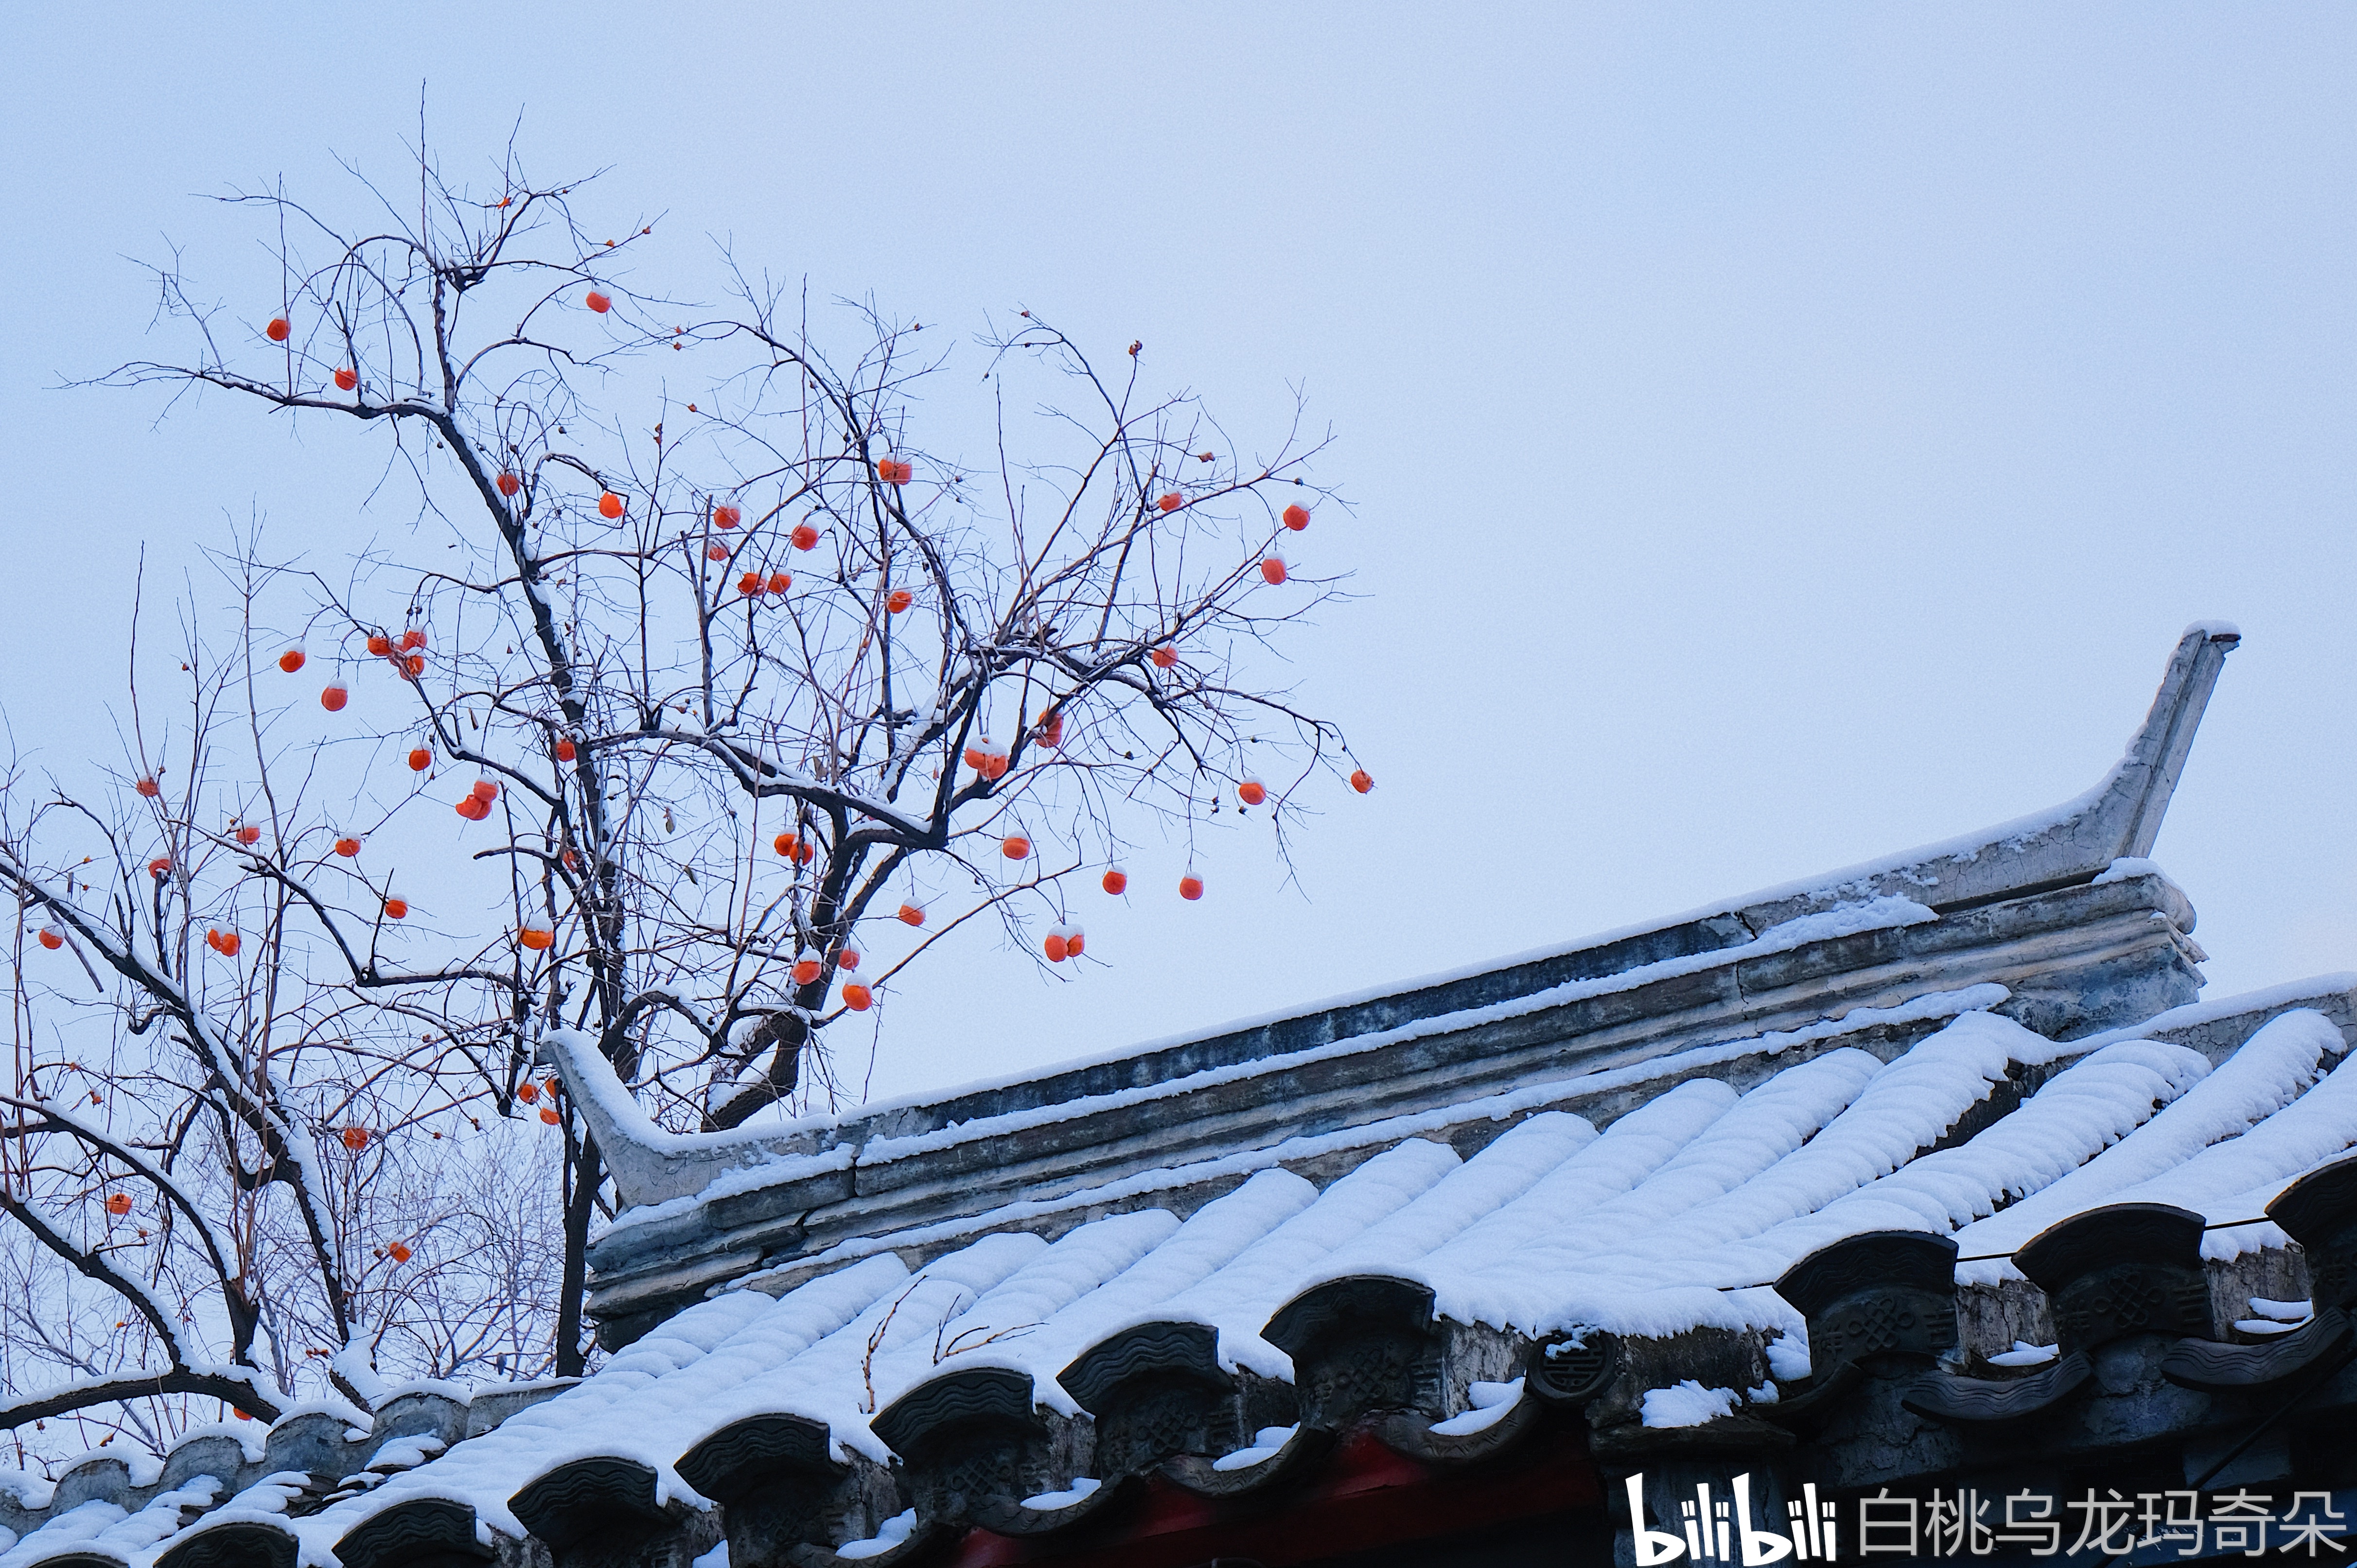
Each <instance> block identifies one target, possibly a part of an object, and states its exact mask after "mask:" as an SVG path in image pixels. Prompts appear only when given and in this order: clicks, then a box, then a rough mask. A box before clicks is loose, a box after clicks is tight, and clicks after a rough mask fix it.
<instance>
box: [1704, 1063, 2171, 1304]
mask: <svg viewBox="0 0 2357 1568" xmlns="http://www.w3.org/2000/svg"><path fill="white" fill-rule="evenodd" d="M2209 1066H2210V1063H2209V1059H2208V1058H2205V1057H2203V1056H2202V1055H2201V1052H2199V1051H2194V1050H2189V1049H2187V1048H2186V1047H2183V1046H2171V1045H2166V1044H2163V1043H2161V1042H2160V1041H2158V1040H2129V1041H2124V1042H2122V1043H2121V1044H2119V1045H2116V1046H2106V1047H2104V1049H2102V1050H2100V1051H2098V1052H2096V1053H2095V1054H2094V1055H2093V1056H2091V1057H2089V1058H2086V1059H2084V1060H2083V1061H2080V1062H2078V1063H2075V1064H2074V1065H2072V1067H2071V1068H2069V1069H2067V1070H2065V1071H2063V1072H2061V1073H2060V1074H2058V1075H2056V1077H2055V1078H2054V1079H2053V1080H2052V1081H2051V1082H2050V1083H2048V1084H2047V1085H2046V1087H2045V1088H2043V1089H2041V1090H2039V1091H2038V1092H2037V1093H2036V1094H2034V1095H2032V1096H2030V1098H2029V1101H2026V1102H2025V1103H2023V1104H2022V1105H2021V1107H2020V1108H2019V1109H2018V1110H2016V1111H2015V1112H2013V1113H2012V1114H2011V1115H2009V1116H2006V1117H2003V1118H2000V1119H1999V1120H1998V1121H1997V1122H1996V1123H1995V1124H1994V1125H1992V1126H1989V1127H1987V1128H1985V1129H1983V1130H1982V1131H1981V1132H1980V1133H1978V1134H1977V1135H1976V1136H1975V1137H1973V1138H1971V1139H1970V1140H1968V1141H1966V1142H1965V1143H1964V1144H1959V1145H1958V1146H1956V1147H1954V1148H1952V1149H1943V1150H1941V1151H1939V1152H1938V1153H1936V1154H1930V1155H1923V1156H1922V1157H1921V1158H1919V1159H1916V1160H1912V1161H1910V1162H1909V1163H1908V1164H1907V1165H1904V1166H1902V1167H1900V1169H1899V1170H1897V1171H1895V1172H1893V1173H1892V1174H1891V1175H1889V1176H1884V1177H1881V1178H1880V1179H1878V1180H1877V1181H1874V1182H1870V1183H1868V1184H1867V1186H1865V1187H1860V1188H1858V1189H1857V1190H1856V1191H1854V1192H1850V1193H1846V1194H1845V1195H1843V1196H1842V1197H1838V1198H1836V1199H1835V1200H1834V1201H1833V1202H1831V1203H1828V1204H1826V1205H1825V1206H1824V1208H1822V1209H1820V1210H1818V1211H1817V1212H1815V1213H1813V1214H1807V1215H1802V1216H1798V1217H1796V1218H1794V1219H1789V1220H1786V1221H1784V1222H1783V1223H1781V1224H1780V1225H1776V1226H1774V1227H1771V1228H1770V1229H1769V1230H1765V1231H1763V1232H1762V1233H1761V1234H1760V1235H1758V1236H1756V1237H1752V1238H1749V1239H1748V1240H1740V1241H1734V1242H1729V1243H1727V1244H1726V1245H1724V1246H1721V1247H1719V1248H1717V1249H1714V1250H1711V1251H1706V1252H1704V1253H1701V1254H1700V1255H1697V1256H1694V1257H1691V1258H1684V1259H1680V1260H1678V1261H1677V1265H1676V1267H1675V1268H1674V1269H1673V1270H1672V1271H1671V1274H1672V1277H1673V1278H1674V1279H1675V1280H1676V1281H1677V1283H1688V1282H1691V1283H1703V1284H1713V1285H1718V1284H1729V1285H1732V1284H1742V1283H1759V1282H1764V1281H1768V1280H1772V1279H1775V1278H1776V1277H1777V1276H1778V1275H1780V1274H1781V1273H1783V1272H1784V1271H1785V1270H1786V1269H1788V1268H1790V1267H1792V1264H1794V1263H1796V1262H1799V1261H1800V1260H1801V1259H1803V1258H1804V1257H1806V1256H1808V1255H1809V1254H1810V1253H1811V1252H1813V1251H1816V1250H1817V1249H1818V1248H1820V1247H1824V1246H1830V1245H1831V1244H1832V1243H1834V1242H1835V1241H1838V1240H1842V1239H1843V1238H1844V1237H1847V1236H1856V1235H1858V1234H1861V1233H1863V1232H1865V1231H1868V1230H1925V1231H1930V1232H1932V1233H1933V1234H1935V1235H1945V1234H1947V1233H1948V1232H1949V1231H1950V1230H1953V1229H1955V1228H1956V1227H1957V1226H1958V1225H1961V1224H1964V1223H1966V1222H1968V1221H1970V1220H1972V1219H1976V1218H1978V1217H1981V1216H1984V1215H1986V1214H1989V1213H1991V1212H1992V1211H1994V1210H1995V1209H1996V1207H1997V1205H1998V1204H1999V1203H2001V1202H2003V1201H2004V1200H2005V1199H2006V1198H2007V1197H2008V1196H2010V1195H2014V1194H2018V1193H2022V1192H2035V1191H2037V1190H2038V1189H2039V1188H2040V1187H2044V1186H2046V1185H2048V1184H2049V1183H2050V1182H2053V1181H2055V1180H2056V1179H2058V1178H2059V1177H2061V1176H2062V1175H2064V1174H2065V1173H2067V1172H2069V1171H2072V1170H2075V1169H2077V1168H2078V1166H2079V1165H2081V1164H2082V1162H2083V1161H2086V1160H2088V1159H2092V1158H2093V1156H2094V1155H2095V1154H2096V1153H2097V1152H2098V1151H2100V1150H2102V1149H2103V1148H2104V1147H2105V1146H2106V1145H2109V1144H2114V1143H2115V1142H2117V1141H2118V1140H2119V1139H2120V1138H2122V1137H2124V1136H2125V1135H2126V1133H2128V1132H2129V1131H2130V1130H2131V1129H2133V1128H2135V1127H2136V1126H2137V1125H2138V1124H2139V1123H2140V1122H2144V1121H2145V1120H2146V1119H2147V1118H2148V1117H2150V1116H2151V1115H2152V1113H2153V1106H2154V1105H2155V1104H2157V1103H2166V1102H2168V1101H2171V1100H2174V1099H2175V1098H2176V1097H2177V1096H2178V1095H2179V1094H2180V1093H2182V1092H2183V1091H2184V1090H2186V1088H2187V1087H2188V1086H2190V1085H2191V1084H2193V1083H2196V1082H2198V1081H2200V1079H2201V1075H2202V1073H2203V1072H2204V1071H2206V1070H2207V1069H2208V1068H2209ZM1663 1283H1669V1282H1668V1281H1666V1280H1665V1281H1663Z"/></svg>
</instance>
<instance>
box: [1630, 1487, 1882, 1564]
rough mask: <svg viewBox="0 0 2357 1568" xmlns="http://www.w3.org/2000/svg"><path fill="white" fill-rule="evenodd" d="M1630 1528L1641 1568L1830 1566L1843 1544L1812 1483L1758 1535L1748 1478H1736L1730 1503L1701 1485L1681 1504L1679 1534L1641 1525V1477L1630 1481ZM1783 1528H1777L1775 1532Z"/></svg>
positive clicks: (1830, 1505)
mask: <svg viewBox="0 0 2357 1568" xmlns="http://www.w3.org/2000/svg"><path fill="white" fill-rule="evenodd" d="M1627 1486H1628V1488H1629V1528H1630V1530H1631V1534H1632V1535H1633V1536H1634V1538H1635V1540H1636V1542H1637V1562H1638V1564H1639V1568H1655V1565H1656V1564H1658V1563H1676V1562H1679V1561H1681V1560H1685V1561H1690V1562H1695V1563H1742V1564H1743V1568H1761V1564H1763V1563H1782V1562H1785V1561H1788V1560H1789V1561H1792V1562H1794V1563H1811V1562H1827V1563H1829V1562H1832V1561H1833V1560H1834V1559H1835V1557H1837V1556H1838V1555H1840V1552H1841V1538H1840V1534H1839V1532H1838V1530H1837V1528H1836V1526H1835V1520H1834V1505H1833V1503H1832V1502H1831V1501H1830V1500H1820V1499H1819V1498H1818V1497H1817V1488H1816V1485H1815V1483H1813V1482H1812V1483H1810V1484H1809V1485H1807V1486H1805V1487H1802V1488H1801V1496H1800V1497H1799V1498H1795V1499H1794V1500H1792V1501H1791V1502H1788V1503H1786V1504H1785V1505H1784V1511H1785V1513H1786V1514H1787V1516H1788V1517H1787V1518H1786V1519H1785V1520H1781V1521H1777V1520H1770V1521H1769V1528H1767V1529H1764V1530H1763V1529H1761V1528H1760V1526H1759V1525H1757V1524H1755V1523H1754V1522H1753V1520H1752V1513H1751V1473H1750V1472H1749V1470H1747V1471H1745V1472H1743V1474H1741V1475H1739V1476H1738V1477H1735V1479H1734V1481H1733V1482H1732V1484H1731V1485H1730V1487H1729V1490H1730V1491H1732V1492H1733V1493H1734V1496H1733V1497H1732V1498H1721V1497H1717V1496H1716V1495H1714V1494H1713V1492H1712V1490H1711V1486H1710V1483H1709V1482H1707V1481H1703V1482H1699V1483H1697V1484H1696V1485H1695V1495H1694V1496H1693V1497H1692V1498H1686V1499H1684V1500H1682V1501H1680V1503H1679V1504H1678V1516H1679V1517H1678V1518H1677V1520H1674V1521H1672V1520H1667V1519H1664V1520H1663V1521H1662V1522H1663V1523H1664V1524H1669V1523H1672V1522H1674V1523H1675V1524H1676V1525H1677V1526H1678V1527H1679V1528H1678V1529H1677V1530H1656V1529H1654V1528H1652V1526H1651V1525H1649V1524H1647V1523H1646V1522H1645V1475H1644V1472H1643V1471H1639V1472H1638V1473H1637V1474H1635V1475H1633V1476H1631V1477H1629V1479H1628V1482H1627ZM1780 1525H1781V1528H1779V1527H1780Z"/></svg>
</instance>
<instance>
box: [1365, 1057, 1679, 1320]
mask: <svg viewBox="0 0 2357 1568" xmlns="http://www.w3.org/2000/svg"><path fill="white" fill-rule="evenodd" d="M1667 1098H1668V1096H1663V1099H1667ZM1621 1124H1622V1125H1626V1122H1622V1123H1621ZM1616 1131H1617V1129H1616ZM1596 1142H1597V1136H1596V1129H1595V1127H1594V1126H1593V1125H1592V1124H1590V1123H1589V1122H1588V1121H1587V1118H1586V1117H1584V1116H1574V1115H1571V1114H1569V1113H1567V1112H1561V1111H1546V1112H1540V1113H1539V1114H1538V1115H1536V1116H1533V1117H1531V1118H1530V1119H1529V1120H1527V1121H1524V1122H1517V1123H1516V1124H1515V1125H1513V1126H1512V1127H1510V1128H1508V1129H1507V1130H1506V1131H1505V1132H1504V1133H1501V1135H1500V1136H1498V1137H1497V1138H1495V1139H1492V1140H1491V1143H1490V1144H1489V1145H1488V1146H1487V1147H1485V1148H1483V1149H1480V1151H1478V1152H1477V1153H1475V1155H1473V1157H1472V1158H1471V1159H1469V1160H1468V1161H1466V1162H1465V1163H1464V1165H1460V1166H1459V1167H1458V1168H1457V1169H1456V1170H1453V1171H1450V1172H1449V1173H1448V1174H1447V1175H1446V1176H1442V1177H1441V1178H1440V1180H1439V1181H1438V1182H1437V1183H1435V1184H1434V1185H1433V1186H1432V1187H1428V1188H1426V1190H1425V1191H1424V1192H1422V1193H1421V1194H1419V1195H1417V1196H1416V1197H1415V1198H1413V1199H1411V1200H1410V1201H1409V1203H1408V1204H1407V1206H1406V1207H1405V1208H1402V1209H1401V1210H1400V1211H1399V1212H1398V1213H1397V1214H1394V1215H1392V1216H1391V1217H1390V1218H1388V1219H1385V1220H1384V1221H1383V1223H1382V1224H1380V1225H1377V1226H1373V1227H1372V1228H1371V1229H1369V1230H1365V1231H1362V1232H1361V1234H1360V1235H1359V1236H1358V1237H1356V1238H1355V1239H1353V1240H1350V1241H1346V1242H1344V1243H1343V1244H1342V1245H1341V1246H1340V1247H1337V1248H1335V1249H1334V1251H1331V1252H1329V1253H1328V1254H1327V1256H1326V1257H1325V1259H1324V1260H1323V1261H1322V1262H1321V1263H1320V1265H1319V1268H1318V1275H1319V1277H1321V1278H1326V1279H1334V1278H1339V1277H1340V1276H1341V1275H1343V1274H1348V1273H1363V1272H1365V1271H1368V1270H1381V1269H1384V1268H1395V1267H1397V1266H1398V1265H1400V1264H1402V1263H1405V1262H1409V1261H1410V1260H1413V1259H1415V1258H1421V1257H1423V1256H1424V1255H1425V1254H1426V1253H1427V1252H1430V1251H1433V1250H1434V1249H1435V1248H1437V1247H1439V1246H1441V1245H1443V1244H1444V1243H1446V1242H1448V1241H1450V1240H1455V1239H1456V1238H1457V1237H1458V1236H1461V1235H1463V1234H1465V1233H1466V1230H1467V1229H1468V1227H1471V1226H1478V1225H1480V1224H1482V1223H1485V1222H1486V1221H1487V1220H1489V1219H1491V1218H1492V1217H1494V1216H1495V1214H1496V1213H1497V1211H1498V1209H1499V1207H1500V1206H1501V1205H1503V1204H1509V1203H1512V1201H1514V1200H1515V1199H1518V1198H1520V1197H1523V1196H1524V1195H1525V1194H1527V1193H1529V1192H1530V1191H1531V1190H1532V1188H1533V1187H1534V1184H1536V1185H1538V1186H1541V1187H1544V1185H1545V1184H1546V1183H1547V1182H1552V1181H1553V1180H1555V1178H1556V1177H1557V1176H1560V1175H1562V1174H1563V1171H1564V1168H1565V1165H1566V1162H1567V1161H1569V1160H1570V1159H1571V1158H1572V1156H1574V1155H1578V1154H1580V1153H1581V1152H1582V1151H1584V1150H1586V1149H1587V1148H1589V1147H1591V1146H1592V1145H1594V1144H1595V1143H1596ZM1542 1178H1544V1181H1543V1180H1542Z"/></svg>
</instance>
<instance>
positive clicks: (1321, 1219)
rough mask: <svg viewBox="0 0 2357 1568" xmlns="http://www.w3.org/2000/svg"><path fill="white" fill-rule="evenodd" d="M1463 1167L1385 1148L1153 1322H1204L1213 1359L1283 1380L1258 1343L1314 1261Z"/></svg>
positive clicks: (1287, 1363)
mask: <svg viewBox="0 0 2357 1568" xmlns="http://www.w3.org/2000/svg"><path fill="white" fill-rule="evenodd" d="M1461 1163H1462V1162H1461V1161H1459V1160H1458V1157H1457V1152H1456V1151H1455V1150H1453V1149H1451V1148H1449V1147H1448V1145H1446V1144H1433V1143H1427V1142H1426V1141H1425V1140H1424V1139H1421V1138H1410V1139H1408V1140H1407V1141H1406V1142H1405V1143H1404V1144H1399V1145H1397V1146H1396V1147H1394V1148H1390V1149H1386V1150H1384V1151H1383V1153H1382V1154H1380V1155H1376V1156H1375V1157H1374V1158H1373V1159H1372V1160H1369V1161H1367V1162H1366V1163H1365V1164H1364V1165H1361V1166H1359V1168H1358V1169H1356V1170H1354V1171H1352V1172H1351V1174H1350V1175H1348V1176H1344V1177H1342V1178H1341V1179H1340V1181H1337V1182H1336V1183H1334V1185H1333V1186H1331V1187H1328V1188H1327V1189H1326V1190H1325V1191H1324V1192H1321V1193H1319V1194H1318V1198H1317V1201H1316V1202H1314V1203H1311V1204H1309V1205H1308V1207H1306V1208H1303V1209H1302V1210H1301V1211H1300V1212H1299V1213H1297V1214H1296V1215H1294V1216H1293V1217H1292V1218H1291V1219H1287V1220H1286V1221H1285V1222H1284V1223H1283V1224H1281V1225H1279V1226H1277V1227H1276V1228H1275V1230H1271V1231H1269V1233H1268V1234H1267V1235H1265V1236H1264V1237H1262V1238H1261V1239H1260V1240H1258V1241H1256V1242H1254V1244H1253V1245H1251V1246H1249V1247H1247V1248H1245V1249H1244V1250H1243V1252H1241V1253H1239V1254H1238V1255H1237V1256H1236V1258H1235V1260H1234V1261H1233V1262H1230V1263H1228V1264H1227V1265H1226V1266H1225V1267H1223V1268H1222V1269H1220V1270H1218V1271H1217V1272H1216V1273H1212V1274H1211V1275H1209V1276H1207V1277H1206V1278H1205V1279H1203V1280H1202V1282H1201V1283H1199V1284H1197V1285H1195V1286H1194V1287H1193V1288H1191V1289H1189V1290H1186V1291H1182V1292H1180V1293H1179V1294H1178V1295H1176V1296H1174V1297H1173V1298H1171V1300H1170V1301H1168V1303H1166V1304H1165V1305H1164V1307H1163V1309H1162V1311H1161V1313H1160V1314H1158V1315H1157V1316H1168V1317H1174V1318H1181V1319H1192V1320H1194V1321H1197V1322H1200V1323H1207V1324H1210V1325H1211V1326H1213V1327H1215V1328H1217V1329H1218V1330H1219V1332H1220V1360H1221V1363H1222V1365H1223V1366H1226V1367H1229V1368H1231V1369H1232V1368H1234V1367H1237V1366H1244V1367H1249V1368H1250V1369H1252V1370H1254V1371H1255V1372H1258V1373H1260V1374H1261V1375H1263V1376H1264V1377H1272V1378H1285V1379H1288V1380H1289V1379H1290V1378H1291V1377H1292V1376H1293V1359H1292V1358H1291V1357H1289V1356H1287V1355H1286V1353H1285V1352H1284V1351H1282V1350H1279V1349H1278V1348H1276V1347H1275V1346H1274V1345H1271V1344H1270V1343H1268V1341H1266V1340H1265V1339H1263V1338H1262V1337H1260V1330H1261V1328H1262V1326H1264V1325H1265V1324H1266V1323H1267V1322H1268V1320H1269V1317H1270V1316H1271V1315H1272V1314H1274V1313H1275V1311H1276V1309H1277V1308H1278V1307H1280V1306H1282V1305H1285V1303H1286V1300H1287V1299H1289V1298H1290V1297H1291V1296H1292V1294H1294V1293H1295V1291H1296V1290H1297V1288H1298V1286H1299V1282H1300V1281H1301V1280H1302V1278H1303V1277H1304V1275H1305V1274H1307V1273H1310V1272H1312V1271H1314V1270H1315V1269H1316V1267H1317V1265H1318V1262H1319V1261H1320V1260H1321V1259H1323V1258H1325V1257H1326V1256H1327V1255H1328V1254H1329V1253H1331V1252H1332V1251H1334V1250H1335V1249H1336V1248H1337V1247H1340V1246H1341V1245H1343V1244H1344V1243H1345V1242H1348V1241H1350V1240H1353V1239H1354V1238H1356V1237H1357V1236H1359V1235H1360V1234H1361V1232H1363V1231H1365V1230H1367V1228H1368V1227H1369V1226H1371V1225H1373V1224H1375V1223H1377V1222H1378V1221H1380V1220H1383V1219H1386V1218H1388V1217H1389V1216H1391V1215H1393V1214H1395V1213H1397V1212H1398V1211H1399V1210H1400V1209H1402V1208H1405V1207H1406V1206H1407V1205H1408V1204H1409V1203H1410V1202H1412V1201H1414V1200H1415V1198H1417V1197H1421V1196H1422V1195H1423V1194H1424V1193H1425V1192H1426V1190H1427V1189H1428V1188H1430V1187H1432V1186H1433V1185H1434V1184H1435V1183H1437V1182H1438V1181H1439V1180H1440V1179H1441V1178H1442V1177H1443V1176H1447V1175H1448V1174H1449V1173H1450V1172H1451V1171H1453V1170H1455V1169H1457V1168H1458V1165H1460V1164H1461Z"/></svg>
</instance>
